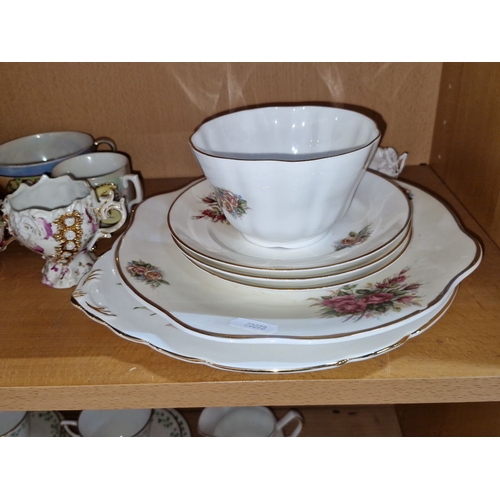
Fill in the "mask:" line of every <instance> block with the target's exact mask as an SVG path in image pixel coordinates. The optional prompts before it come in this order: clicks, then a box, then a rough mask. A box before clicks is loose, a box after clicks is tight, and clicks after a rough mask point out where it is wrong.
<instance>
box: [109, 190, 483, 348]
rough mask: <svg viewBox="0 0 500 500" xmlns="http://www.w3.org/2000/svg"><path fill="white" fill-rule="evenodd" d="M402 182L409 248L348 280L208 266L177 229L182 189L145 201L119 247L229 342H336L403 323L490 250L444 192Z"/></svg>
mask: <svg viewBox="0 0 500 500" xmlns="http://www.w3.org/2000/svg"><path fill="white" fill-rule="evenodd" d="M401 185H402V186H403V187H404V188H406V189H410V190H411V193H412V196H413V222H412V230H413V235H412V240H411V242H410V244H409V246H408V248H407V249H406V251H405V252H404V254H403V255H401V256H400V257H399V259H397V261H396V262H395V263H394V264H391V265H390V266H388V267H387V268H385V269H383V270H382V271H380V272H378V273H376V274H374V275H372V276H371V277H370V278H369V279H366V280H363V279H362V280H359V281H358V282H354V283H352V284H349V285H347V286H338V287H328V288H325V289H319V290H298V291H288V290H286V291H282V290H268V289H260V288H254V287H248V286H243V285H239V284H235V283H230V282H228V281H225V280H222V279H220V278H218V277H216V276H212V275H209V274H207V273H206V272H204V271H202V270H201V269H199V268H197V267H196V266H194V265H193V264H192V263H190V262H188V261H187V259H186V258H185V256H184V255H183V254H182V253H181V252H180V251H179V249H178V248H177V247H176V245H175V243H174V242H173V240H172V237H171V235H170V231H169V229H168V225H167V223H166V214H167V213H168V210H169V208H170V206H171V203H172V202H173V200H174V199H175V197H176V193H167V194H163V195H159V196H155V197H153V198H149V199H148V200H146V201H145V202H143V203H142V204H141V205H140V206H139V207H138V208H137V209H136V211H135V215H134V217H133V219H132V222H131V225H130V227H129V228H128V230H127V231H126V232H125V233H124V235H123V237H122V238H121V239H120V241H119V243H118V245H117V247H116V250H115V257H116V260H117V268H118V272H119V274H120V277H121V280H122V283H123V284H124V285H125V288H126V289H127V290H128V291H129V293H131V294H132V295H133V296H134V297H135V298H136V299H137V300H139V301H140V302H141V303H142V304H143V305H144V306H147V307H149V308H150V309H152V310H154V311H155V312H156V313H157V314H160V315H162V316H163V317H164V319H165V320H166V321H168V322H169V323H172V324H173V325H175V326H176V327H178V328H180V329H182V330H184V331H186V332H189V333H192V334H194V335H198V336H201V337H210V338H212V339H214V340H218V341H221V342H244V343H247V344H248V343H259V344H260V343H296V342H298V343H306V342H312V341H314V342H321V341H326V342H328V341H330V340H331V339H334V338H337V337H343V336H351V335H357V334H360V333H363V334H365V333H367V332H372V331H380V330H387V329H391V328H395V327H398V326H401V325H402V324H404V322H406V321H411V320H412V319H414V318H415V317H416V316H418V315H420V314H422V313H423V312H426V311H428V310H429V309H430V308H432V307H433V306H434V305H435V304H437V303H438V302H439V301H440V300H441V299H442V297H443V296H444V295H446V293H447V292H448V291H449V290H450V289H451V288H454V287H455V286H456V285H457V284H458V283H459V282H460V281H461V280H462V279H464V278H465V277H466V276H467V275H468V274H470V273H471V272H473V270H474V269H475V268H476V267H477V266H478V265H479V263H480V261H481V258H482V246H481V244H480V243H479V241H478V240H477V238H476V237H475V236H474V235H472V234H471V233H469V232H468V231H467V230H465V229H464V228H463V227H462V225H461V223H460V222H459V220H458V219H457V218H456V216H455V214H454V213H453V212H452V211H451V210H450V209H448V208H447V206H446V205H445V204H444V203H443V202H441V201H440V200H438V199H437V198H436V197H435V196H434V195H433V194H430V193H428V192H426V191H424V190H422V189H420V188H418V187H416V186H411V185H409V184H407V183H401ZM242 322H243V324H242Z"/></svg>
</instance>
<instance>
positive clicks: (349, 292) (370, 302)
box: [309, 267, 421, 321]
mask: <svg viewBox="0 0 500 500" xmlns="http://www.w3.org/2000/svg"><path fill="white" fill-rule="evenodd" d="M408 271H409V268H408V267H406V268H404V269H403V270H402V271H401V272H400V273H399V274H396V275H394V276H393V277H391V278H386V279H385V280H384V281H380V282H378V283H375V284H373V283H367V284H366V285H365V286H364V287H363V288H358V286H359V285H346V286H343V287H341V288H340V289H339V290H336V291H333V292H331V293H330V295H324V296H322V297H320V298H319V299H316V298H313V299H309V300H312V301H314V302H315V303H314V304H312V306H311V307H319V310H320V313H321V316H322V317H324V318H331V317H337V318H339V317H344V318H345V320H344V321H348V320H350V319H353V320H354V321H359V320H360V319H361V318H371V317H373V316H380V315H382V314H385V313H387V312H391V311H392V312H401V311H402V310H403V309H404V308H407V307H410V306H420V305H421V303H420V301H419V299H420V298H421V297H420V296H419V295H417V291H418V289H419V288H420V286H421V284H420V283H408V282H407V279H408V278H409V276H407V272H408Z"/></svg>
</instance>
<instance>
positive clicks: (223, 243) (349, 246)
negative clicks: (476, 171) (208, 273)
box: [168, 172, 412, 278]
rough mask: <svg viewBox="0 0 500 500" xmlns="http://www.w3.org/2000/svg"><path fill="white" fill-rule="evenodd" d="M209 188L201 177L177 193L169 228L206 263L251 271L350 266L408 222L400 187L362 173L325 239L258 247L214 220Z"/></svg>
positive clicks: (272, 273) (288, 272) (292, 274)
mask: <svg viewBox="0 0 500 500" xmlns="http://www.w3.org/2000/svg"><path fill="white" fill-rule="evenodd" d="M212 191H213V189H212V187H211V185H210V184H209V183H208V181H207V180H202V181H199V182H198V183H196V184H194V185H192V186H190V187H188V188H187V189H186V190H185V191H184V192H182V193H181V194H180V195H179V196H178V198H177V199H176V200H175V201H174V202H173V204H172V206H171V208H170V209H169V212H168V225H169V229H170V232H171V233H172V236H173V237H174V238H175V239H176V240H178V241H179V242H180V243H181V244H182V245H183V246H184V247H186V248H187V249H188V250H190V251H191V252H194V253H195V254H197V255H199V256H200V257H201V258H204V259H207V260H206V261H204V262H205V263H206V264H208V265H212V266H213V267H218V268H220V269H222V270H225V271H229V272H237V273H241V274H245V275H251V276H262V277H269V278H279V277H287V278H309V277H315V276H320V275H322V274H323V275H324V274H333V273H334V272H341V271H344V270H349V269H355V268H357V267H359V266H361V265H364V264H368V263H370V262H373V261H375V260H377V259H378V258H380V257H383V256H384V255H385V254H386V253H388V252H390V251H391V250H393V249H394V248H395V247H396V246H397V245H398V244H399V243H400V242H401V240H402V238H403V237H404V233H405V230H407V229H408V226H409V224H410V222H411V212H412V204H411V202H410V201H409V199H408V197H407V196H406V194H405V192H404V191H403V189H401V187H399V186H398V185H397V184H396V183H395V182H394V181H392V180H389V179H386V178H384V177H382V176H380V175H378V174H375V173H372V172H367V173H366V174H365V175H364V177H363V180H362V181H361V183H360V185H359V187H358V189H357V191H356V194H355V196H354V199H353V201H352V203H351V206H350V208H349V210H348V212H347V213H346V215H345V216H344V217H343V218H342V219H341V220H340V221H338V222H337V223H336V224H335V225H334V226H333V227H332V229H331V230H330V231H329V233H328V235H327V236H326V237H325V238H323V239H322V240H320V241H319V242H318V243H316V244H314V245H309V246H306V247H303V248H296V249H291V248H264V247H260V246H258V245H254V244H252V243H250V242H249V241H248V240H247V239H246V238H244V237H243V236H242V235H241V233H239V232H238V231H237V230H236V229H235V228H234V227H233V226H231V225H229V224H228V223H227V221H226V219H225V217H224V219H220V217H219V215H218V213H219V212H218V210H219V209H218V206H217V203H216V202H215V198H213V197H211V193H212ZM209 200H213V203H209Z"/></svg>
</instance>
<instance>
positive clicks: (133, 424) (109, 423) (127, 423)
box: [61, 409, 153, 437]
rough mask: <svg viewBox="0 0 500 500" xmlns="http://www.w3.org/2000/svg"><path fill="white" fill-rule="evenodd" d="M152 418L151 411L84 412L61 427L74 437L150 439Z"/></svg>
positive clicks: (65, 421) (63, 421)
mask: <svg viewBox="0 0 500 500" xmlns="http://www.w3.org/2000/svg"><path fill="white" fill-rule="evenodd" d="M152 418H153V410H151V409H134V410H83V411H82V412H81V413H80V416H79V417H78V420H62V421H61V426H62V427H63V428H64V430H65V431H66V432H67V433H68V434H69V435H70V436H72V437H148V436H149V432H150V427H151V422H152Z"/></svg>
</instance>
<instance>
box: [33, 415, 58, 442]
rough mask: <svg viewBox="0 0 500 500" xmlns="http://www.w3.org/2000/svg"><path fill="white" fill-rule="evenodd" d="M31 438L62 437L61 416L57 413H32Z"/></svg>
mask: <svg viewBox="0 0 500 500" xmlns="http://www.w3.org/2000/svg"><path fill="white" fill-rule="evenodd" d="M29 417H30V437H61V436H65V435H66V434H65V432H64V431H62V430H61V426H60V422H61V416H60V415H59V413H57V412H55V411H30V412H29Z"/></svg>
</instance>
